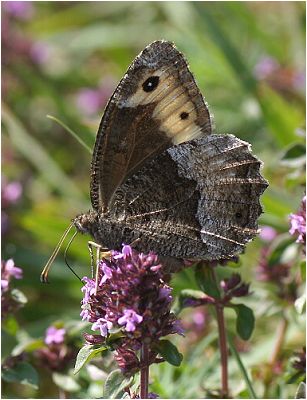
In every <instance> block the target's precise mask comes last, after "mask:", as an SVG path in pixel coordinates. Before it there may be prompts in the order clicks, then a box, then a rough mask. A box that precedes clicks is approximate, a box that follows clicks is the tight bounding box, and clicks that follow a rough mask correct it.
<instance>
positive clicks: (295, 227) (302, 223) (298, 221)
mask: <svg viewBox="0 0 307 400" xmlns="http://www.w3.org/2000/svg"><path fill="white" fill-rule="evenodd" d="M289 219H290V223H291V227H290V229H289V233H290V234H291V235H298V237H297V240H296V242H297V243H306V196H304V197H303V200H302V205H301V209H300V210H299V211H298V213H297V214H290V216H289Z"/></svg>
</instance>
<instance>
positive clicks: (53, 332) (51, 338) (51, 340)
mask: <svg viewBox="0 0 307 400" xmlns="http://www.w3.org/2000/svg"><path fill="white" fill-rule="evenodd" d="M65 333H66V330H65V329H64V328H59V329H57V328H56V327H55V326H49V328H48V329H47V331H46V335H45V343H46V344H60V343H63V342H64V336H65Z"/></svg>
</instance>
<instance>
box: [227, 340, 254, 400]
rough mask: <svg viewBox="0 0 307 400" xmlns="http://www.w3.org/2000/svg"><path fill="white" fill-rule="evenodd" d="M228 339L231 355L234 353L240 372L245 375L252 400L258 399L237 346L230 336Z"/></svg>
mask: <svg viewBox="0 0 307 400" xmlns="http://www.w3.org/2000/svg"><path fill="white" fill-rule="evenodd" d="M227 337H228V344H229V347H230V350H231V353H232V355H233V356H234V358H235V359H236V361H237V363H238V367H239V369H240V371H241V373H242V375H243V378H244V381H245V384H246V386H247V389H248V391H249V394H250V397H251V398H252V399H257V396H256V393H255V391H254V388H253V386H252V383H251V381H250V379H249V377H248V374H247V371H246V369H245V367H244V365H243V363H242V361H241V358H240V356H239V353H238V352H237V349H236V348H235V346H234V344H233V342H232V339H231V337H230V335H229V334H228V335H227Z"/></svg>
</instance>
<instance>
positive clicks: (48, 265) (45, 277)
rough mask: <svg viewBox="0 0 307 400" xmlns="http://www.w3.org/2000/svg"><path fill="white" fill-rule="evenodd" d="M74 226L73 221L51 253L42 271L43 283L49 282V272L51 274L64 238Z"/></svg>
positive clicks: (41, 278)
mask: <svg viewBox="0 0 307 400" xmlns="http://www.w3.org/2000/svg"><path fill="white" fill-rule="evenodd" d="M73 226H74V223H73V222H72V223H71V224H70V225H69V227H68V228H66V230H65V232H64V233H63V235H62V237H61V239H60V241H59V243H58V244H57V245H56V247H55V249H54V250H53V253H52V254H51V256H50V258H49V260H48V261H47V263H46V265H45V266H44V269H43V271H42V273H41V277H40V280H41V282H43V283H48V274H49V270H50V268H51V265H52V263H53V261H54V259H55V257H56V256H57V254H58V252H59V251H60V248H61V247H62V244H63V242H64V240H65V239H66V236H67V235H68V233H69V231H70V230H71V228H72V227H73Z"/></svg>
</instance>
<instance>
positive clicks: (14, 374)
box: [2, 362, 38, 389]
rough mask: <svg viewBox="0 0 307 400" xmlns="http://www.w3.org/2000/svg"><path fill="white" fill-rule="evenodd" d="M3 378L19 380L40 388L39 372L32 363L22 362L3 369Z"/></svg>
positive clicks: (13, 380)
mask: <svg viewBox="0 0 307 400" xmlns="http://www.w3.org/2000/svg"><path fill="white" fill-rule="evenodd" d="M2 379H3V380H5V381H6V382H18V383H21V384H23V385H27V386H30V387H32V388H34V389H38V373H37V371H36V370H35V369H34V368H33V367H32V365H31V364H29V363H26V362H21V363H19V364H16V365H15V366H14V367H13V368H8V369H5V368H3V369H2Z"/></svg>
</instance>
